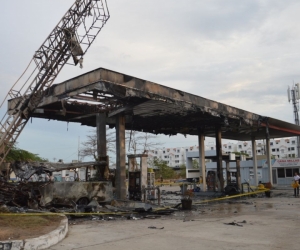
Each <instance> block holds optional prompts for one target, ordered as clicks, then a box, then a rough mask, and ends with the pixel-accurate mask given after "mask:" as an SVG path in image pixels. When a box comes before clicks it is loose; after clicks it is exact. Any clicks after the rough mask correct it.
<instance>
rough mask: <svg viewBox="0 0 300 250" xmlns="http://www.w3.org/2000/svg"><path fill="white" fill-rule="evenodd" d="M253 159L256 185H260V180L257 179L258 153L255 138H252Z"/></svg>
mask: <svg viewBox="0 0 300 250" xmlns="http://www.w3.org/2000/svg"><path fill="white" fill-rule="evenodd" d="M251 142H252V159H253V174H254V176H253V177H254V185H255V186H257V185H258V178H257V152H256V140H255V137H254V136H252V138H251Z"/></svg>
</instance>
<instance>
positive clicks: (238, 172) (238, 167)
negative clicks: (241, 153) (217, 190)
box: [236, 160, 241, 190]
mask: <svg viewBox="0 0 300 250" xmlns="http://www.w3.org/2000/svg"><path fill="white" fill-rule="evenodd" d="M236 184H237V186H238V188H239V189H240V190H241V161H240V160H237V161H236Z"/></svg>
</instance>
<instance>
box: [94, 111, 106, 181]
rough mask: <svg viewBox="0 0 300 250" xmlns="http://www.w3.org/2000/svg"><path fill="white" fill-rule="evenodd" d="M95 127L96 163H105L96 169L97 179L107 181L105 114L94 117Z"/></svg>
mask: <svg viewBox="0 0 300 250" xmlns="http://www.w3.org/2000/svg"><path fill="white" fill-rule="evenodd" d="M96 125H97V154H98V161H100V162H105V164H101V165H100V166H99V167H98V171H97V175H98V176H97V179H99V180H107V179H108V177H109V158H108V156H107V151H106V113H99V114H97V115H96Z"/></svg>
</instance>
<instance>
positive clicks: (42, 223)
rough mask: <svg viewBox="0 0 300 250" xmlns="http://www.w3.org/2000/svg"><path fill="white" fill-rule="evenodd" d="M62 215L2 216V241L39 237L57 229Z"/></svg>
mask: <svg viewBox="0 0 300 250" xmlns="http://www.w3.org/2000/svg"><path fill="white" fill-rule="evenodd" d="M62 219H63V217H61V216H47V215H39V216H35V215H34V216H25V215H24V216H1V214H0V241H5V240H24V239H29V238H35V237H39V236H41V235H44V234H47V233H50V232H51V231H53V230H54V229H56V228H57V227H58V226H59V224H60V222H61V220H62Z"/></svg>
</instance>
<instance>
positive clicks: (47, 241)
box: [0, 216, 69, 250]
mask: <svg viewBox="0 0 300 250" xmlns="http://www.w3.org/2000/svg"><path fill="white" fill-rule="evenodd" d="M63 217H64V218H63V219H62V220H61V222H60V224H59V226H58V227H57V228H56V229H55V230H53V231H52V232H50V233H48V234H45V235H42V236H39V237H37V238H32V239H27V240H11V241H10V240H9V241H0V249H3V250H35V249H46V248H49V247H51V246H53V245H55V244H57V243H58V242H59V241H61V240H62V239H64V238H65V237H66V235H67V233H68V229H69V228H68V219H67V218H66V217H65V216H63Z"/></svg>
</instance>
